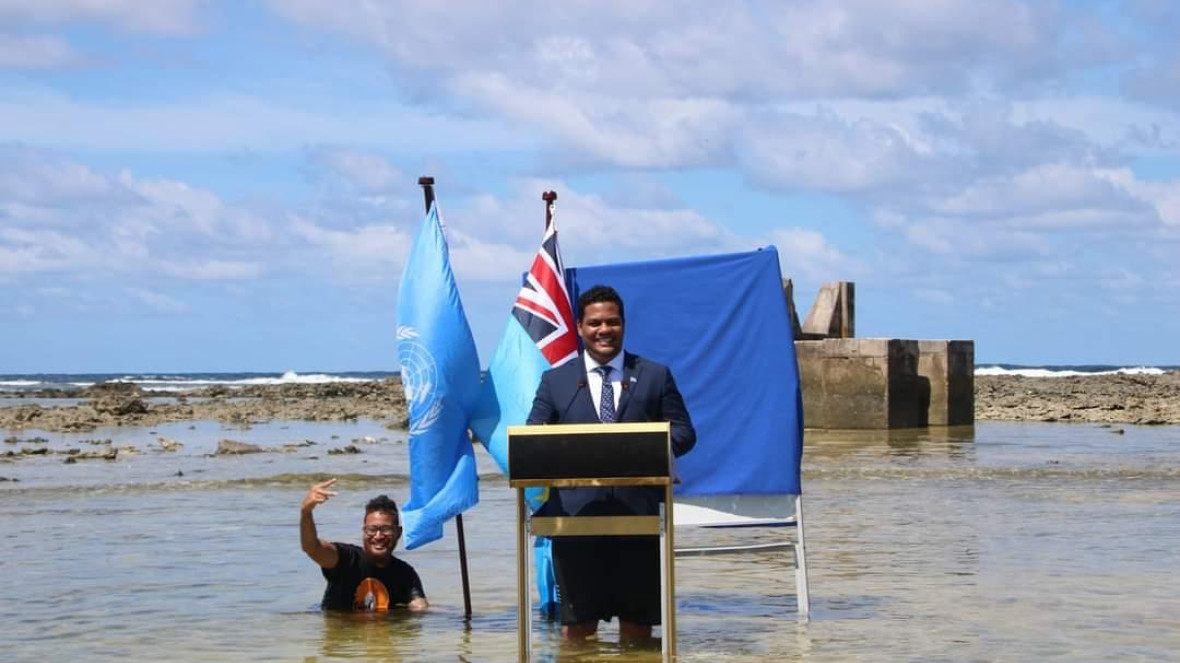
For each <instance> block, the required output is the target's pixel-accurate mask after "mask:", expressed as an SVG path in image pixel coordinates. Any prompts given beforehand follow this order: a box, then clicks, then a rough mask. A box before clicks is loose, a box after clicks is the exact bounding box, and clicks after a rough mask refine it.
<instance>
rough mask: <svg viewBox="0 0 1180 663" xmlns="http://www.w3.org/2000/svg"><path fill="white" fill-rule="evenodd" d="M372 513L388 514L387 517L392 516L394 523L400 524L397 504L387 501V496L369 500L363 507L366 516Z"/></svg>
mask: <svg viewBox="0 0 1180 663" xmlns="http://www.w3.org/2000/svg"><path fill="white" fill-rule="evenodd" d="M374 511H380V512H381V513H388V514H389V515H391V516H393V521H394V522H395V523H400V522H401V519H400V518H399V517H398V515H397V502H394V501H393V500H391V499H389V496H388V495H378V496H377V497H374V498H373V499H371V500H369V503H368V504H366V505H365V515H366V516H368V515H369V514H370V513H373V512H374Z"/></svg>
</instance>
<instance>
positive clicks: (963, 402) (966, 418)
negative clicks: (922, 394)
mask: <svg viewBox="0 0 1180 663" xmlns="http://www.w3.org/2000/svg"><path fill="white" fill-rule="evenodd" d="M918 375H919V376H921V377H923V378H925V379H926V380H927V381H928V383H929V385H930V407H929V409H928V410H927V413H928V414H927V419H928V421H929V425H931V426H970V425H972V424H974V423H975V342H974V341H918Z"/></svg>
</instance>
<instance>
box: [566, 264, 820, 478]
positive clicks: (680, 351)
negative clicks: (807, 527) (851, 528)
mask: <svg viewBox="0 0 1180 663" xmlns="http://www.w3.org/2000/svg"><path fill="white" fill-rule="evenodd" d="M780 274H781V272H780V271H779V260H778V251H777V250H776V249H775V248H774V247H773V246H770V247H766V248H764V249H760V250H757V251H752V252H748V253H734V254H724V255H712V256H700V257H691V258H675V259H669V260H659V261H649V262H637V263H620V264H613V265H601V266H594V267H577V268H567V269H566V278H567V287H568V288H569V290H570V296H571V297H572V298H573V299H574V301H575V302H576V301H577V297H578V295H579V294H580V293H581V292H582V291H584V290H586V289H588V288H590V287H591V286H593V285H597V284H602V285H609V286H611V287H613V288H614V289H615V290H617V291H618V292H619V294H620V295H621V296H622V298H623V304H624V308H625V317H626V334H625V340H624V346H625V347H626V348H627V350H629V351H631V352H635V353H637V354H640V355H643V356H644V357H648V358H650V359H654V360H656V361H658V362H661V363H663V364H666V365H668V366H669V367H670V368H671V369H672V374H673V375H674V376H675V377H676V384H677V386H679V388H680V391H681V393H682V394H683V395H684V400H685V403H686V405H687V406H688V411H689V414H690V415H691V416H692V422H693V426H694V427H695V428H696V432H697V444H696V447H694V448H693V450H692V451H691V452H690V453H688V454H687V455H685V456H683V457H681V458H679V459H677V461H676V468H677V472H678V473H679V475H680V478H681V481H682V483H681V484H680V485H678V486H677V487H676V493H677V494H678V495H685V496H694V495H696V496H705V495H777V494H796V495H797V494H801V492H802V490H801V486H800V481H799V464H800V462H801V460H802V457H803V400H802V390H801V389H800V386H799V368H798V364H797V362H796V359H795V346H794V339H793V335H792V330H791V323H790V318H789V313H788V311H787V304H786V299H785V298H784V297H783V291H782V277H781V275H780Z"/></svg>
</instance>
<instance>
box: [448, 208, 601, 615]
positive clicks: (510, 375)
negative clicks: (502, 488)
mask: <svg viewBox="0 0 1180 663" xmlns="http://www.w3.org/2000/svg"><path fill="white" fill-rule="evenodd" d="M549 209H550V211H551V212H552V209H553V203H550V208H549ZM577 356H578V335H577V331H576V330H575V328H574V315H573V308H572V306H571V305H570V297H569V292H568V290H566V285H565V266H564V265H563V264H562V261H561V251H560V250H559V249H558V246H557V223H556V221H554V220H553V219H552V218H551V219H550V223H549V226H548V227H547V228H546V229H545V237H544V239H543V240H542V241H541V248H540V250H538V251H537V255H536V257H535V258H533V264H532V265H531V266H530V267H529V271H528V273H527V274H526V275H525V277H524V284H523V285H522V286H521V288H520V292H519V293H518V294H517V296H516V302H515V303H514V304H513V306H512V313H511V315H509V316H508V323H507V325H505V328H504V336H503V337H502V338H501V339H500V344H499V345H498V346H497V347H496V352H495V354H494V355H493V356H492V360H491V362H490V363H489V364H488V375H487V379H486V380H484V384H483V391H482V392H481V393H480V398H479V402H478V404H477V405H476V408H475V413H474V415H473V416H472V419H471V430H472V431H473V432H474V433H475V436H476V437H478V438H479V439H480V441H482V442H483V444H484V446H485V447H487V450H488V452H489V453H490V454H491V456H492V458H494V459H495V460H496V463H497V464H498V465H499V466H500V469H501V470H503V471H505V472H507V471H508V427H509V426H520V425H523V424H524V423H525V421H526V420H527V419H528V415H529V410H531V409H532V405H533V398H534V396H536V394H537V385H539V384H541V374H542V373H544V372H545V371H547V370H549V369H550V368H553V367H556V366H560V365H561V364H564V363H565V362H567V361H570V360H571V359H574V358H576V357H577ZM526 495H527V496H528V498H529V503H530V505H531V506H532V507H533V508H534V509H535V508H536V507H537V506H539V504H540V502H541V500H542V499H543V496H542V495H541V493H540V492H539V491H533V490H531V489H530V490H529V491H526ZM549 545H550V542H549V539H547V538H544V537H537V539H536V542H535V543H534V548H535V549H534V560H535V563H536V567H537V570H536V576H537V589H538V592H539V593H540V603H539V607H540V609H541V612H543V613H545V614H550V615H551V614H554V613H555V611H556V609H557V604H556V589H555V585H554V574H553V567H552V558H551V556H550V553H549Z"/></svg>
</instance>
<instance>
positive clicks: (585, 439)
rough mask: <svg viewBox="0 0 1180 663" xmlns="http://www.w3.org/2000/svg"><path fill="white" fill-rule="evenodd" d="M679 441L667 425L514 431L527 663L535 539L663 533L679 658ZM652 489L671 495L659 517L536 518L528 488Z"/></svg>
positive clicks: (665, 584) (521, 637)
mask: <svg viewBox="0 0 1180 663" xmlns="http://www.w3.org/2000/svg"><path fill="white" fill-rule="evenodd" d="M672 483H673V477H672V436H671V426H670V425H669V424H668V423H667V422H653V423H625V424H564V425H553V426H510V427H509V428H508V485H509V486H511V487H512V488H514V489H515V490H516V568H517V616H518V621H517V629H518V633H517V638H518V645H519V647H520V660H521V661H522V662H524V661H528V660H529V658H530V656H531V653H532V652H531V650H532V643H531V633H532V590H531V588H530V583H529V563H530V554H529V550H530V546H529V535H530V534H532V535H536V536H550V537H559V536H635V535H658V536H659V544H660V545H659V555H660V575H661V589H662V592H661V602H660V616H661V620H662V623H663V638H662V650H663V656H664V660H665V661H671V660H672V659H673V658H675V656H676V592H675V577H676V574H675V552H674V551H675V545H674V540H673V521H672V503H673V502H672V499H673V495H672ZM623 486H650V487H659V488H663V489H664V503H663V504H661V505H660V512H659V513H658V514H655V515H648V514H645V515H606V516H579V515H565V514H563V515H552V516H532V515H530V512H529V508H528V504H527V502H526V500H525V489H526V488H533V487H543V488H595V487H597V488H606V487H623Z"/></svg>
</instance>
